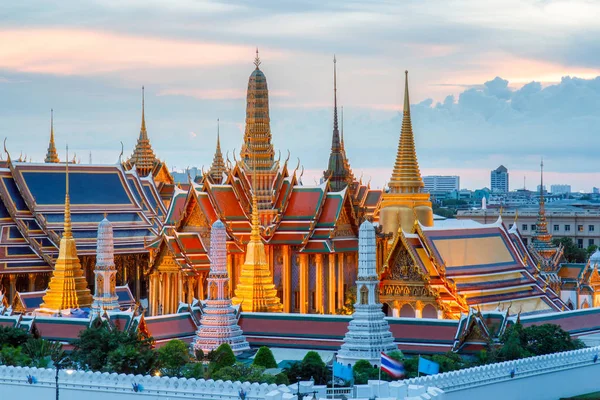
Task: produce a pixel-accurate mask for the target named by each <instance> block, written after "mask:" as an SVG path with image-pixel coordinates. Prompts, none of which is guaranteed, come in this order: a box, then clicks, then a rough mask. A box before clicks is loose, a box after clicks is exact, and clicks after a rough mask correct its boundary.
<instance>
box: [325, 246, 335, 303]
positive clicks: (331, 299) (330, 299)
mask: <svg viewBox="0 0 600 400" xmlns="http://www.w3.org/2000/svg"><path fill="white" fill-rule="evenodd" d="M327 268H328V269H327V272H328V274H327V312H328V313H329V314H335V311H336V307H335V299H336V296H335V292H336V290H337V289H336V286H335V269H336V263H335V253H331V254H329V263H328V264H327Z"/></svg>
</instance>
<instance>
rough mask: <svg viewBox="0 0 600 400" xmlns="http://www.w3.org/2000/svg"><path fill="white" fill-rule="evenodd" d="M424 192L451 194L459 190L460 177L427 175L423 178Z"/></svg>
mask: <svg viewBox="0 0 600 400" xmlns="http://www.w3.org/2000/svg"><path fill="white" fill-rule="evenodd" d="M423 183H424V184H425V189H424V190H425V192H428V193H432V192H451V191H453V190H456V191H458V190H460V177H459V176H456V175H452V176H442V175H429V176H424V177H423Z"/></svg>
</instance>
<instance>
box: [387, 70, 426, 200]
mask: <svg viewBox="0 0 600 400" xmlns="http://www.w3.org/2000/svg"><path fill="white" fill-rule="evenodd" d="M405 75H406V80H405V84H404V112H403V116H402V131H401V133H400V142H399V143H398V153H397V154H396V163H395V165H394V171H393V172H392V178H391V179H390V182H389V188H390V193H420V192H421V189H422V188H423V187H424V186H425V185H424V184H423V180H422V179H421V172H420V171H419V163H418V162H417V154H416V151H415V138H414V136H413V131H412V123H411V120H410V101H409V96H408V71H405Z"/></svg>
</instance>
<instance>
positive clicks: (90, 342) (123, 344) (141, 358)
mask: <svg viewBox="0 0 600 400" xmlns="http://www.w3.org/2000/svg"><path fill="white" fill-rule="evenodd" d="M128 346H129V347H130V348H127V347H128ZM73 347H74V348H73V352H72V353H71V355H70V358H71V360H72V364H73V366H74V367H75V368H79V369H84V370H92V371H107V372H123V371H126V370H128V369H130V368H131V369H133V370H136V371H139V373H142V374H148V373H150V371H151V370H152V369H153V368H154V361H155V356H154V352H153V351H152V338H143V337H142V336H141V335H138V334H137V333H135V332H121V331H119V330H118V329H114V330H111V329H109V327H108V324H107V323H106V322H100V321H99V320H97V321H95V323H93V324H92V326H91V327H89V328H87V329H85V330H83V331H82V332H80V333H79V339H77V340H76V341H74V342H73ZM119 348H121V349H119ZM117 349H119V351H118V352H116V350H117ZM133 350H135V352H134V351H133ZM113 352H114V353H113ZM134 354H137V359H135V360H134V359H133V358H132V357H133V356H134ZM120 355H121V356H124V357H126V359H127V360H128V362H129V363H131V364H132V366H131V367H128V366H127V365H126V364H125V362H120V361H119V360H118V357H119V356H120ZM109 356H110V363H109Z"/></svg>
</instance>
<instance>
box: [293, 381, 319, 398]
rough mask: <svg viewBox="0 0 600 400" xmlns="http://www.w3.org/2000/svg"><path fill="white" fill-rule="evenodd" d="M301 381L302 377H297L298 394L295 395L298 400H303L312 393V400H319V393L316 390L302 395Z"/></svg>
mask: <svg viewBox="0 0 600 400" xmlns="http://www.w3.org/2000/svg"><path fill="white" fill-rule="evenodd" d="M300 379H302V377H301V376H297V377H296V381H297V383H298V391H297V392H296V393H294V394H295V395H296V396H297V397H298V400H303V399H304V396H308V395H310V394H311V393H312V394H313V398H312V400H317V391H316V390H313V391H312V392H306V393H301V392H300Z"/></svg>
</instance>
